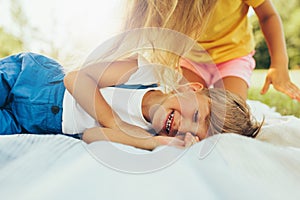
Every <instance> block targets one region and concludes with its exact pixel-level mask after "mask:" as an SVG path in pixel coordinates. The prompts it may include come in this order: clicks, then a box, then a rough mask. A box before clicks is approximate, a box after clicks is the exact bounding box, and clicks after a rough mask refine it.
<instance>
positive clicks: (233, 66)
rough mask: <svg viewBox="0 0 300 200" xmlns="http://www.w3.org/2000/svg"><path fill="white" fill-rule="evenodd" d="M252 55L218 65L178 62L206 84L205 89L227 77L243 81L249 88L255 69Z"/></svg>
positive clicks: (188, 61)
mask: <svg viewBox="0 0 300 200" xmlns="http://www.w3.org/2000/svg"><path fill="white" fill-rule="evenodd" d="M253 55H254V53H251V54H249V55H247V56H243V57H240V58H236V59H233V60H229V61H225V62H222V63H218V64H212V63H209V64H203V63H196V62H193V61H190V60H185V59H182V60H180V64H181V66H182V67H184V68H187V69H189V70H191V71H192V72H194V73H196V74H197V75H200V76H201V77H202V78H203V79H204V81H205V82H206V85H207V87H210V86H213V85H214V84H215V83H216V82H217V81H219V80H221V79H223V78H224V77H228V76H234V77H239V78H241V79H243V80H244V81H245V82H246V83H247V85H248V87H249V86H250V83H251V75H252V72H253V70H254V68H255V60H254V58H253Z"/></svg>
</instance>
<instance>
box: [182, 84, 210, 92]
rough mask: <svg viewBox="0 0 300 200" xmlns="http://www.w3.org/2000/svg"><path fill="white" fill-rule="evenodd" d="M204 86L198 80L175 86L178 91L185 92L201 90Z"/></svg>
mask: <svg viewBox="0 0 300 200" xmlns="http://www.w3.org/2000/svg"><path fill="white" fill-rule="evenodd" d="M203 88H204V86H203V85H202V84H201V83H199V82H189V83H186V84H184V85H181V86H179V87H178V88H177V91H179V92H187V91H198V90H202V89H203Z"/></svg>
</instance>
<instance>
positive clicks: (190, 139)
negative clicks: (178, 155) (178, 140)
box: [184, 132, 200, 147]
mask: <svg viewBox="0 0 300 200" xmlns="http://www.w3.org/2000/svg"><path fill="white" fill-rule="evenodd" d="M199 141H200V140H199V137H198V136H194V135H192V134H191V133H189V132H188V133H186V134H185V136H184V147H190V146H192V145H193V144H196V143H197V142H199Z"/></svg>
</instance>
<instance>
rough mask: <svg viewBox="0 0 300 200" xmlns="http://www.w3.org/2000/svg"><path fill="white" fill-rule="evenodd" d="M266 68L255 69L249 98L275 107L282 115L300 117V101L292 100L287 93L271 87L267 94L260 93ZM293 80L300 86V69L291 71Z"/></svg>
mask: <svg viewBox="0 0 300 200" xmlns="http://www.w3.org/2000/svg"><path fill="white" fill-rule="evenodd" d="M265 75H266V70H255V71H254V73H253V76H252V78H251V81H252V86H251V88H250V89H249V93H248V98H249V99H251V100H258V101H261V102H263V103H265V104H267V105H269V106H270V107H275V108H276V111H277V112H279V113H281V114H282V115H295V116H296V117H300V102H297V101H294V100H292V99H291V98H290V97H288V96H287V95H285V94H283V93H281V92H278V91H276V90H275V89H273V88H272V86H271V87H270V89H269V91H268V92H267V94H265V95H261V94H260V90H261V88H262V86H263V83H264V79H265ZM290 76H291V79H292V81H293V82H294V83H295V84H296V85H297V86H298V87H300V71H299V70H295V71H290Z"/></svg>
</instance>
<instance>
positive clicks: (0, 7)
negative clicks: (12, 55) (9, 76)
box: [0, 0, 124, 62]
mask: <svg viewBox="0 0 300 200" xmlns="http://www.w3.org/2000/svg"><path fill="white" fill-rule="evenodd" d="M123 3H124V0H109V1H107V0H75V1H74V0H0V28H1V29H0V31H2V32H5V33H6V34H8V35H11V36H12V37H15V39H16V40H19V41H20V42H21V43H22V45H21V46H22V47H21V48H23V49H22V50H26V51H34V52H40V53H44V54H47V55H49V56H51V57H54V58H56V59H59V60H60V61H61V62H67V61H68V59H70V57H71V58H73V57H75V56H76V55H82V54H84V53H88V52H89V51H91V50H92V49H93V48H94V47H96V46H97V45H99V44H100V43H101V42H103V41H105V40H106V39H108V38H110V37H111V36H112V35H114V34H117V33H118V32H119V30H120V26H121V21H122V18H123V9H124V5H123ZM0 37H1V35H0ZM0 41H1V43H0V45H1V47H4V46H7V45H14V44H10V43H9V41H8V40H6V41H3V39H2V40H1V39H0ZM18 50H19V49H18V45H16V44H15V51H18ZM1 51H2V52H1ZM3 51H4V49H2V50H0V53H1V54H2V55H3V54H5V52H3ZM2 55H1V56H2Z"/></svg>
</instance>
